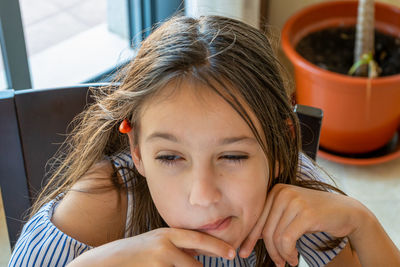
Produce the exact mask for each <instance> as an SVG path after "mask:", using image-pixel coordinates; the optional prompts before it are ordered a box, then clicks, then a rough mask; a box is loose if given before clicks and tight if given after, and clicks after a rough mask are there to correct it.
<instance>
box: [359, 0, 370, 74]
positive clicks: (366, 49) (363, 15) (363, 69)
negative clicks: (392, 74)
mask: <svg viewBox="0 0 400 267" xmlns="http://www.w3.org/2000/svg"><path fill="white" fill-rule="evenodd" d="M374 9H375V7H374V0H359V2H358V15H357V25H356V43H355V47H354V63H356V62H357V61H359V60H360V59H361V57H362V55H364V54H369V53H372V55H373V54H374V29H375V17H374V13H375V10H374ZM356 74H357V75H358V76H368V65H366V64H363V65H361V66H360V67H359V68H358V69H357V70H356Z"/></svg>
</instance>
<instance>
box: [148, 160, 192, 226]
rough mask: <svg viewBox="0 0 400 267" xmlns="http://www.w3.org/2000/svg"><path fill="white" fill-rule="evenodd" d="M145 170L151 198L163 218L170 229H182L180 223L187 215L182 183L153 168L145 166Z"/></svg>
mask: <svg viewBox="0 0 400 267" xmlns="http://www.w3.org/2000/svg"><path fill="white" fill-rule="evenodd" d="M145 170H146V181H147V185H148V187H149V190H150V194H151V198H152V199H153V202H154V204H155V206H156V208H157V210H158V212H159V213H160V215H161V217H162V218H163V219H164V221H165V222H166V223H167V224H168V225H169V226H170V227H180V224H179V221H180V220H182V217H183V216H184V215H185V214H184V212H183V211H184V203H185V200H184V195H183V194H182V192H183V191H184V188H183V185H182V183H178V182H177V181H175V179H173V178H172V177H169V176H168V177H167V176H165V175H164V174H163V172H159V171H157V169H156V168H151V166H145Z"/></svg>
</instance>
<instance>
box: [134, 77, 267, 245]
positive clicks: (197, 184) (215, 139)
mask: <svg viewBox="0 0 400 267" xmlns="http://www.w3.org/2000/svg"><path fill="white" fill-rule="evenodd" d="M179 86H180V88H178V89H177V90H175V92H174V93H172V94H171V92H172V90H171V89H172V88H173V85H169V86H167V87H166V88H165V89H164V90H163V93H164V96H163V97H159V98H157V100H156V101H152V103H151V104H149V105H147V106H146V107H145V108H144V109H143V110H142V116H141V119H140V133H139V141H138V146H137V147H135V148H132V149H131V150H132V155H133V158H134V161H135V165H136V167H137V168H138V170H139V172H140V173H141V174H142V175H143V176H144V177H146V180H147V183H148V187H149V189H150V193H151V196H152V198H153V201H154V203H155V205H156V207H157V210H158V212H159V213H160V215H161V216H162V218H163V219H164V220H165V222H166V223H167V224H168V225H169V226H170V227H174V228H184V229H193V230H196V231H201V232H205V233H208V234H210V235H213V236H215V237H217V238H220V239H222V240H224V241H226V242H228V243H229V244H231V245H233V246H234V247H235V248H237V247H239V245H240V244H241V243H242V241H244V239H245V238H246V237H247V235H248V234H249V233H250V231H251V229H252V228H253V227H254V225H255V223H256V221H257V219H258V217H259V216H260V214H261V212H262V210H263V207H264V202H265V199H266V194H267V184H268V170H269V169H268V163H267V159H266V157H265V155H264V153H263V151H262V149H261V147H260V145H259V144H258V142H257V141H256V138H255V136H254V135H253V133H252V132H251V130H250V128H249V127H248V125H247V124H246V123H245V121H244V120H243V119H242V118H241V117H240V116H239V115H238V114H237V113H236V112H235V111H234V110H233V108H232V107H231V106H230V105H229V104H228V103H226V102H225V101H224V100H223V99H222V98H221V97H220V96H218V95H217V94H216V93H214V92H212V91H211V90H210V89H209V88H207V87H205V86H202V85H196V86H197V87H203V88H196V89H198V90H196V92H195V91H194V90H190V89H189V88H185V86H186V87H193V84H190V83H188V82H183V83H181V84H180V85H179ZM168 87H170V89H169V88H168ZM168 93H169V94H170V95H169V96H167V97H165V96H166V95H167V94H168ZM247 112H249V110H247ZM249 113H250V112H249ZM252 120H253V121H254V123H257V120H255V119H254V116H253V117H252ZM257 126H258V125H257ZM259 130H260V129H259ZM260 132H261V131H260ZM129 136H130V139H131V141H132V136H133V134H132V133H130V135H129ZM131 144H132V142H131Z"/></svg>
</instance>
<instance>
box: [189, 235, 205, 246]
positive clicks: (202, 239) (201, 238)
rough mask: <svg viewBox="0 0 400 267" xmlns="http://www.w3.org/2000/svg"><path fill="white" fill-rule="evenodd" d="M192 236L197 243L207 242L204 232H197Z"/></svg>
mask: <svg viewBox="0 0 400 267" xmlns="http://www.w3.org/2000/svg"><path fill="white" fill-rule="evenodd" d="M192 238H193V242H194V243H197V244H199V243H200V244H201V243H203V242H205V236H204V234H202V233H195V234H194V235H193V237H192Z"/></svg>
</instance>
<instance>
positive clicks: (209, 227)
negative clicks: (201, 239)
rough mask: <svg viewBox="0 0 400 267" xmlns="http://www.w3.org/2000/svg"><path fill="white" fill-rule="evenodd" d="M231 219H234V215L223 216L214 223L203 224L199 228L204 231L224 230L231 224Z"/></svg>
mask: <svg viewBox="0 0 400 267" xmlns="http://www.w3.org/2000/svg"><path fill="white" fill-rule="evenodd" d="M231 220H232V216H229V217H226V218H222V219H219V220H217V221H214V222H212V223H209V224H205V225H203V226H201V227H200V228H197V230H199V231H202V232H205V231H207V232H210V231H213V232H214V231H222V230H224V229H226V228H227V227H228V226H229V225H230V223H231Z"/></svg>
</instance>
